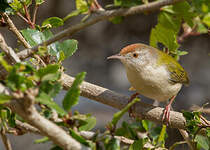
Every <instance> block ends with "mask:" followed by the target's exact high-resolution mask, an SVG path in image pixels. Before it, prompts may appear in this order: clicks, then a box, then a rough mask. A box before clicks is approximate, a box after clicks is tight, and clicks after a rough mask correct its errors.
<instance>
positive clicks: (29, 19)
mask: <svg viewBox="0 0 210 150" xmlns="http://www.w3.org/2000/svg"><path fill="white" fill-rule="evenodd" d="M23 8H24V11H25V14H26V18H27V20H28V24H29V25H30V26H31V28H32V29H34V28H35V26H34V24H33V22H31V15H30V13H29V11H28V7H27V6H26V5H25V4H23Z"/></svg>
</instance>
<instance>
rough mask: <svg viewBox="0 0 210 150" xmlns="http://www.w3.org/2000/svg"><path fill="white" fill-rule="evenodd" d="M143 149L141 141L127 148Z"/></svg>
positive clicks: (131, 149)
mask: <svg viewBox="0 0 210 150" xmlns="http://www.w3.org/2000/svg"><path fill="white" fill-rule="evenodd" d="M143 147H144V144H143V139H139V140H135V141H134V143H133V144H132V145H131V146H130V147H129V150H141V149H143Z"/></svg>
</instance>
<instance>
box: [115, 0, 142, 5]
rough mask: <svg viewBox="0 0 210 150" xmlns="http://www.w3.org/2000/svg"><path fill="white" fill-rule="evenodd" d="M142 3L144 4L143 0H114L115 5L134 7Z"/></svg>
mask: <svg viewBox="0 0 210 150" xmlns="http://www.w3.org/2000/svg"><path fill="white" fill-rule="evenodd" d="M140 4H143V3H142V1H141V0H132V1H131V0H114V5H115V6H121V7H132V6H136V5H140Z"/></svg>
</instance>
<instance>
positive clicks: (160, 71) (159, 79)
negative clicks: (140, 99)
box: [126, 64, 182, 101]
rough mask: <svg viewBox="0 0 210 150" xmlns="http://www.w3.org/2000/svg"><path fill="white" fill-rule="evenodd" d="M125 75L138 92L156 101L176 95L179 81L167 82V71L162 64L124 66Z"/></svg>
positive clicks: (179, 85) (179, 84)
mask: <svg viewBox="0 0 210 150" xmlns="http://www.w3.org/2000/svg"><path fill="white" fill-rule="evenodd" d="M126 72H127V77H128V80H129V81H130V83H131V85H132V86H133V87H134V88H135V89H136V90H137V92H138V93H140V94H142V95H144V96H146V97H148V98H151V99H153V100H157V101H166V100H168V99H170V98H171V97H172V96H174V95H176V94H177V93H178V92H179V90H180V89H181V87H182V84H181V83H176V84H172V83H171V82H169V72H168V71H167V70H166V68H165V67H164V66H158V67H157V66H155V67H154V65H150V64H147V65H144V67H140V69H132V67H128V66H127V67H126Z"/></svg>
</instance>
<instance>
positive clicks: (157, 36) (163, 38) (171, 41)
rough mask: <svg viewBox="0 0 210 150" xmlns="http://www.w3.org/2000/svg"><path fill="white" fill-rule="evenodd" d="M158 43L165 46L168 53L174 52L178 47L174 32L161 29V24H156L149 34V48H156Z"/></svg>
mask: <svg viewBox="0 0 210 150" xmlns="http://www.w3.org/2000/svg"><path fill="white" fill-rule="evenodd" d="M159 42H160V43H162V44H163V45H165V46H166V47H167V48H168V49H169V51H176V50H177V49H178V47H179V44H178V43H177V40H176V32H175V31H173V30H171V29H167V28H165V27H163V26H162V25H161V24H157V25H156V26H155V28H153V29H152V31H151V34H150V45H151V46H153V47H157V44H158V43H159Z"/></svg>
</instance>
